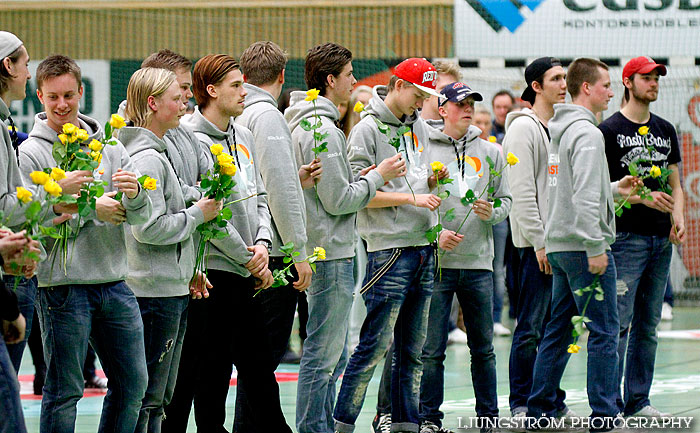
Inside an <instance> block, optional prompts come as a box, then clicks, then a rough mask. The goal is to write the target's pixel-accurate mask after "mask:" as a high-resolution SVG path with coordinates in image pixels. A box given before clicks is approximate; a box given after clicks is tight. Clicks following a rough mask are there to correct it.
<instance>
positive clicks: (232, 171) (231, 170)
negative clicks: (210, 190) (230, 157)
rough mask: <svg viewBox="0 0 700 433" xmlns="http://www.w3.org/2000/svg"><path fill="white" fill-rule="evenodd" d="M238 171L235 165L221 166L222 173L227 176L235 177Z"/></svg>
mask: <svg viewBox="0 0 700 433" xmlns="http://www.w3.org/2000/svg"><path fill="white" fill-rule="evenodd" d="M237 170H238V169H237V168H236V166H235V165H233V164H223V165H221V172H222V173H223V174H225V175H226V176H235V175H236V171H237Z"/></svg>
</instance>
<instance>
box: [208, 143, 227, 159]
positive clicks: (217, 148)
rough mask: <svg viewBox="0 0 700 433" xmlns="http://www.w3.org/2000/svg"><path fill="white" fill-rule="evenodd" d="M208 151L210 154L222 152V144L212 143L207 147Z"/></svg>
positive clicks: (217, 154)
mask: <svg viewBox="0 0 700 433" xmlns="http://www.w3.org/2000/svg"><path fill="white" fill-rule="evenodd" d="M209 151H210V152H211V154H212V155H214V156H219V155H221V154H222V153H223V151H224V146H222V145H221V144H220V143H214V144H212V145H211V146H210V147H209Z"/></svg>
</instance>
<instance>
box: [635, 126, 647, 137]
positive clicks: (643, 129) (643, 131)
mask: <svg viewBox="0 0 700 433" xmlns="http://www.w3.org/2000/svg"><path fill="white" fill-rule="evenodd" d="M637 132H639V135H647V134H648V133H649V127H648V126H640V127H639V129H638V130H637Z"/></svg>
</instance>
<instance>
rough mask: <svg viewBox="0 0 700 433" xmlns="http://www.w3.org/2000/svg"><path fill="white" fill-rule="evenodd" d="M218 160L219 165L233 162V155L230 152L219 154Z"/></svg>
mask: <svg viewBox="0 0 700 433" xmlns="http://www.w3.org/2000/svg"><path fill="white" fill-rule="evenodd" d="M216 162H218V163H219V165H226V164H233V157H232V156H231V155H229V154H228V153H222V154H220V155H217V157H216Z"/></svg>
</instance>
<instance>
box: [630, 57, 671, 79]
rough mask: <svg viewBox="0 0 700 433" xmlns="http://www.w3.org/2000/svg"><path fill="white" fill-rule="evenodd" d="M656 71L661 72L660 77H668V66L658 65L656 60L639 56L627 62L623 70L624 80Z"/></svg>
mask: <svg viewBox="0 0 700 433" xmlns="http://www.w3.org/2000/svg"><path fill="white" fill-rule="evenodd" d="M654 69H658V70H659V75H666V66H664V65H662V64H660V63H656V62H655V61H654V59H652V58H651V57H647V56H639V57H635V58H634V59H632V60H630V61H629V62H627V64H626V65H625V67H624V68H623V69H622V79H623V80H624V79H625V78H629V77H631V76H632V75H634V74H648V73H649V72H651V71H653V70H654Z"/></svg>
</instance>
